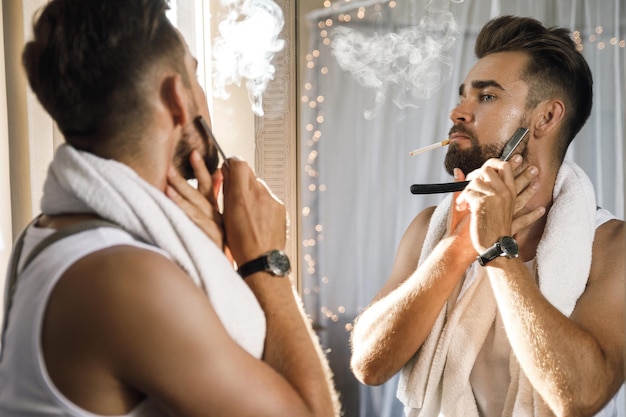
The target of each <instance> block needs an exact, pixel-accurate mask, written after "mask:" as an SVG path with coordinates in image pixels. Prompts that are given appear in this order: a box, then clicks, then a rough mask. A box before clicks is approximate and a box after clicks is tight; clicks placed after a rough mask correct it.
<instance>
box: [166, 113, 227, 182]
mask: <svg viewBox="0 0 626 417" xmlns="http://www.w3.org/2000/svg"><path fill="white" fill-rule="evenodd" d="M187 129H191V132H189V131H187ZM196 135H197V136H199V137H200V138H201V140H202V147H201V148H195V149H197V150H198V151H199V152H200V156H201V157H202V159H203V160H204V164H205V165H206V167H207V169H208V170H209V173H210V174H211V175H213V173H214V172H215V171H216V170H217V164H218V163H219V158H218V155H217V149H216V148H215V146H211V144H209V141H208V139H207V138H205V137H204V135H202V134H201V133H200V132H198V131H197V130H196V128H195V123H191V124H190V125H189V126H188V127H187V128H186V129H185V131H184V132H183V137H182V138H181V139H180V141H179V142H178V145H176V151H175V153H174V167H175V168H176V170H177V171H178V172H179V173H180V175H182V176H183V177H184V178H185V179H188V180H190V179H195V178H196V174H195V173H194V172H193V167H192V166H191V162H190V161H189V156H190V155H191V152H192V151H193V150H194V148H193V147H192V146H191V144H190V143H189V142H190V140H189V139H190V138H191V137H192V136H196Z"/></svg>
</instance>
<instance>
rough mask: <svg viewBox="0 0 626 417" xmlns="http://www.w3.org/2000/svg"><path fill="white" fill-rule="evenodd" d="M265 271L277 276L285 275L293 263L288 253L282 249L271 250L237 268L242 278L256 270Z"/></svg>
mask: <svg viewBox="0 0 626 417" xmlns="http://www.w3.org/2000/svg"><path fill="white" fill-rule="evenodd" d="M260 271H265V272H269V273H270V274H272V275H274V276H276V277H284V276H285V275H287V274H288V273H289V271H291V263H290V262H289V258H288V257H287V254H286V253H285V252H283V251H281V250H271V251H269V252H267V253H264V254H263V255H261V256H259V257H258V258H256V259H253V260H251V261H248V262H246V263H245V264H243V265H241V266H240V267H239V269H237V273H238V274H239V275H241V278H245V277H247V276H248V275H251V274H254V273H255V272H260Z"/></svg>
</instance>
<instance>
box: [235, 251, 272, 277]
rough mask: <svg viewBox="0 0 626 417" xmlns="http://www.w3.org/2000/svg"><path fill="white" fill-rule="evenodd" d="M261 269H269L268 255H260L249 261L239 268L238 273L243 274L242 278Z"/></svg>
mask: <svg viewBox="0 0 626 417" xmlns="http://www.w3.org/2000/svg"><path fill="white" fill-rule="evenodd" d="M259 271H269V265H268V264H267V256H266V255H262V256H259V257H258V258H256V259H253V260H251V261H248V262H246V263H245V264H243V265H241V266H240V267H239V268H237V273H238V274H239V275H240V276H241V278H245V277H247V276H248V275H252V274H254V273H255V272H259Z"/></svg>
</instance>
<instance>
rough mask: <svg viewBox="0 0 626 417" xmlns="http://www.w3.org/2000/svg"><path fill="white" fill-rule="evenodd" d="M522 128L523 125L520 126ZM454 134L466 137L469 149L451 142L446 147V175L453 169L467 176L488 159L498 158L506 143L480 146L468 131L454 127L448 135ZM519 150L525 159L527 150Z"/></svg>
mask: <svg viewBox="0 0 626 417" xmlns="http://www.w3.org/2000/svg"><path fill="white" fill-rule="evenodd" d="M522 126H523V125H522ZM455 132H461V133H463V134H464V135H466V136H467V137H468V138H469V140H470V143H471V147H470V148H469V149H461V148H460V146H459V145H458V144H457V143H455V142H452V143H450V146H449V147H448V153H447V154H446V158H445V161H444V166H445V168H446V171H447V172H448V174H450V175H453V170H454V168H460V169H461V171H463V174H465V175H467V174H469V173H470V172H472V171H474V170H476V169H478V168H480V167H481V166H483V164H484V163H485V162H486V161H487V160H488V159H490V158H499V157H500V155H502V150H503V149H504V147H505V146H506V143H492V144H488V145H480V144H479V143H478V140H477V139H476V137H475V136H474V135H473V134H472V133H471V132H470V131H468V130H466V129H464V128H462V127H460V126H458V125H455V126H453V127H452V129H450V134H449V135H452V134H453V133H455ZM518 150H521V152H519V153H521V154H522V156H523V157H525V155H526V152H527V149H526V147H525V146H523V147H522V146H521V144H520V147H519V148H518Z"/></svg>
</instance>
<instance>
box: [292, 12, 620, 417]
mask: <svg viewBox="0 0 626 417" xmlns="http://www.w3.org/2000/svg"><path fill="white" fill-rule="evenodd" d="M429 3H430V8H429V9H426V5H427V4H429ZM446 11H449V12H451V13H452V15H453V16H454V19H455V21H456V23H457V24H458V28H459V34H458V37H457V38H456V40H455V42H454V44H453V45H452V46H451V48H450V49H449V50H446V48H445V45H439V46H440V49H439V53H438V55H437V54H434V56H435V59H434V60H431V62H427V64H428V65H426V67H428V68H439V69H440V70H441V71H440V72H439V73H440V74H445V73H446V71H448V72H449V78H447V79H446V80H445V82H443V83H442V85H441V87H440V88H439V89H438V90H437V91H435V92H431V91H429V90H428V88H427V89H425V90H424V91H421V95H422V97H426V96H428V95H429V94H430V96H429V97H427V98H415V97H409V98H411V99H414V100H413V101H412V103H413V104H414V106H406V103H405V101H404V100H405V99H406V98H407V95H409V96H410V91H409V92H408V93H407V89H409V90H410V89H411V88H421V86H415V85H414V84H411V83H410V81H411V80H407V79H402V78H400V79H398V78H396V79H393V80H392V82H391V84H385V82H384V81H381V82H382V86H379V87H378V88H376V87H372V85H374V84H373V83H371V82H370V84H368V85H369V87H364V86H363V85H362V83H363V82H364V81H363V79H364V76H365V75H366V74H368V73H369V72H371V71H372V68H369V67H361V68H358V67H353V68H352V70H351V71H352V72H351V71H350V70H348V69H347V66H346V65H345V63H343V62H342V65H343V67H342V66H340V64H339V60H338V57H341V56H340V53H339V52H337V49H336V48H337V43H333V42H336V41H337V39H339V38H338V37H339V36H342V34H345V33H344V32H345V28H347V29H348V32H347V33H348V34H351V35H352V36H356V37H357V38H354V39H358V37H359V36H361V37H362V38H363V39H367V40H368V42H369V43H368V45H370V47H368V48H376V47H378V46H379V45H383V48H384V45H386V42H388V41H389V39H396V38H402V37H403V36H404V35H403V33H404V32H403V31H404V30H405V29H407V28H410V27H416V26H417V25H419V24H420V21H421V20H422V19H423V18H424V16H426V17H429V16H430V18H431V20H433V21H435V22H438V23H441V20H442V19H444V20H445V17H446V14H445V12H446ZM504 14H514V15H520V16H532V17H535V18H537V19H538V20H540V21H542V22H544V24H546V25H548V26H564V27H567V28H570V29H571V30H572V31H577V33H579V34H580V38H579V39H580V45H581V46H582V53H583V54H584V55H585V57H586V59H587V60H588V62H589V64H590V67H591V70H592V72H593V75H594V80H595V85H594V90H595V93H594V94H595V96H594V108H593V113H592V115H591V118H590V120H589V121H588V122H587V124H586V126H585V127H584V129H583V130H582V131H581V133H580V134H579V135H578V137H577V138H576V139H575V141H574V143H573V145H572V146H571V147H570V150H569V152H568V156H567V157H568V158H570V159H572V160H574V161H575V162H576V163H578V164H579V165H581V166H582V167H583V168H584V169H585V171H586V172H587V173H588V175H589V177H590V178H591V180H592V181H593V183H594V185H595V188H596V192H597V198H598V204H599V205H601V206H603V207H605V208H608V209H609V210H611V211H612V212H613V213H615V214H616V215H618V216H619V217H621V218H623V216H624V180H623V179H624V164H623V161H624V143H625V141H626V140H625V138H626V132H625V130H624V120H626V107H625V106H624V98H625V97H626V85H625V81H624V74H625V70H626V47H625V46H624V43H625V42H626V17H625V14H626V0H603V1H597V0H527V1H524V2H521V1H517V0H465V1H461V2H459V0H457V1H454V2H450V3H448V1H445V0H444V1H432V2H429V1H426V0H413V1H409V0H397V1H396V2H389V1H381V0H379V1H377V0H363V1H354V0H352V1H349V2H348V1H345V2H334V3H333V6H331V7H328V8H325V9H321V10H317V11H314V12H312V13H310V14H309V15H308V22H307V23H308V24H309V26H310V32H309V39H310V45H309V48H308V50H307V51H306V54H307V57H306V62H305V65H306V67H307V69H306V72H305V76H304V80H303V86H302V87H303V88H302V96H301V108H302V110H301V121H302V123H301V126H302V131H301V133H302V135H301V137H302V142H301V149H302V153H301V157H302V159H301V162H302V167H303V170H302V183H301V189H302V197H301V198H302V206H303V210H302V231H303V247H302V253H303V258H302V264H303V268H302V271H303V297H304V301H305V307H306V308H307V311H308V312H309V313H310V314H311V316H312V317H313V320H314V322H315V324H316V327H317V328H318V331H319V334H320V336H321V338H322V341H323V343H324V345H325V347H326V348H327V349H329V353H328V356H329V359H330V362H331V366H332V368H333V370H334V372H335V380H336V382H337V385H338V387H339V389H340V391H341V394H342V402H343V404H344V411H345V415H346V416H347V417H352V416H362V417H369V416H400V415H402V413H401V407H400V405H399V403H398V402H397V400H396V399H395V390H396V380H395V379H394V380H392V381H390V382H389V383H387V384H385V385H383V386H380V387H375V388H371V387H365V386H363V385H361V384H359V383H357V381H356V380H355V379H354V377H353V376H352V374H351V373H350V371H349V356H350V348H349V344H348V343H349V342H348V338H349V330H350V326H351V322H352V321H353V320H354V318H355V317H356V315H358V313H359V312H360V311H361V310H362V309H363V308H364V307H366V306H367V304H368V303H369V302H370V301H371V299H372V298H373V297H374V295H375V294H376V292H377V291H378V290H379V289H380V287H381V286H382V285H383V283H384V282H385V280H386V279H387V276H388V273H389V271H390V269H391V266H392V263H393V260H394V256H395V251H396V247H397V244H398V242H399V240H400V238H401V236H402V233H403V232H404V230H405V229H406V227H407V226H408V224H409V222H410V221H411V220H412V219H413V217H414V216H415V215H416V214H417V213H418V212H419V211H421V210H422V209H423V208H425V207H427V206H429V205H433V204H436V203H438V202H439V201H440V199H442V198H443V196H441V195H430V196H416V195H412V194H411V193H410V192H409V187H410V185H411V184H413V183H434V182H447V181H450V180H451V179H450V177H449V176H448V175H447V174H446V173H445V171H444V169H443V159H444V155H445V149H438V150H435V151H432V152H430V153H428V154H423V155H419V156H415V157H409V156H408V153H409V151H410V150H412V149H415V148H418V147H421V146H425V145H428V144H431V143H433V142H436V141H440V140H443V139H444V138H445V137H446V135H447V132H448V130H449V128H450V126H451V122H450V120H449V119H448V113H449V111H450V109H452V108H453V107H454V105H455V103H456V101H457V100H458V86H459V84H460V83H461V82H462V80H463V78H464V76H465V74H466V72H467V70H468V69H469V68H470V67H471V66H472V65H473V63H474V62H475V58H474V54H473V46H474V41H475V39H476V36H477V34H478V31H479V30H480V28H481V27H482V26H483V25H484V24H485V23H486V22H487V21H488V20H489V19H490V18H492V17H495V16H497V15H504ZM426 23H428V22H427V21H426ZM422 24H424V23H422ZM338 27H340V28H342V29H340V32H337V28H338ZM422 28H425V29H427V30H428V29H429V28H430V29H432V27H429V26H428V25H426V26H422ZM442 28H443V29H442ZM446 28H447V26H446V27H444V26H441V25H439V26H438V29H436V30H434V31H433V32H432V33H431V35H432V36H431V38H432V39H431V38H429V39H427V40H424V39H422V38H420V39H418V41H423V42H427V41H428V42H429V41H432V40H433V39H434V40H435V41H442V36H444V35H447V34H448V35H449V33H447V34H446V33H444V32H446ZM353 42H354V40H353ZM387 46H388V44H387ZM414 46H415V45H414ZM333 48H335V49H333ZM416 48H417V47H416ZM333 51H335V52H333ZM372 52H373V51H372V50H370V49H367V48H366V49H364V50H358V51H357V52H356V55H357V56H358V55H359V54H361V55H369V54H370V53H372ZM387 52H389V51H388V50H381V51H378V53H379V54H383V53H387ZM409 52H411V53H414V54H416V56H418V57H419V56H420V53H426V54H428V53H431V55H430V56H433V55H432V52H433V51H430V52H429V51H426V52H425V51H422V50H415V49H409ZM447 58H448V59H449V60H450V61H449V62H448V61H446V59H447ZM396 64H397V62H396ZM448 65H451V66H448ZM383 66H384V64H383ZM344 68H346V69H344ZM407 68H409V67H407ZM382 69H384V68H377V70H382ZM388 75H389V74H387V76H388ZM434 75H436V74H433V73H429V74H428V77H429V79H431V80H433V81H432V84H433V85H436V84H437V83H436V81H437V80H436V77H435V76H434ZM379 80H380V79H379ZM385 86H387V88H384V87H385ZM416 95H417V94H416Z"/></svg>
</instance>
